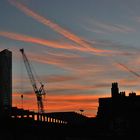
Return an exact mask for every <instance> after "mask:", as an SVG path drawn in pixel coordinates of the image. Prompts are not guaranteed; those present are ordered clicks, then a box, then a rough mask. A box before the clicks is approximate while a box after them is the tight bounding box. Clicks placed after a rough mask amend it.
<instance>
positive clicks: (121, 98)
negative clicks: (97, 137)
mask: <svg viewBox="0 0 140 140" xmlns="http://www.w3.org/2000/svg"><path fill="white" fill-rule="evenodd" d="M111 95H112V96H111V97H108V98H99V107H98V112H97V118H98V119H99V120H100V121H101V124H102V126H103V127H104V128H105V129H106V130H107V131H108V132H110V131H111V132H112V133H116V134H118V135H119V134H120V135H121V134H123V135H124V134H131V133H137V134H138V130H139V129H140V95H136V93H134V92H132V93H129V95H128V96H126V95H125V92H119V88H118V83H112V88H111ZM111 132H110V133H111Z"/></svg>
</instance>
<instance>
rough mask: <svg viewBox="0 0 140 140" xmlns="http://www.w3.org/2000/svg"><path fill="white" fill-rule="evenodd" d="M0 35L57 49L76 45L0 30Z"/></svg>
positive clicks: (70, 47)
mask: <svg viewBox="0 0 140 140" xmlns="http://www.w3.org/2000/svg"><path fill="white" fill-rule="evenodd" d="M0 36H3V37H7V38H10V39H13V40H18V41H24V42H29V43H35V44H40V45H44V46H48V47H53V48H58V49H76V47H74V46H73V45H70V44H66V43H63V44H60V43H58V42H56V41H49V40H46V39H40V38H34V37H31V36H27V35H22V34H17V33H12V32H4V31H0Z"/></svg>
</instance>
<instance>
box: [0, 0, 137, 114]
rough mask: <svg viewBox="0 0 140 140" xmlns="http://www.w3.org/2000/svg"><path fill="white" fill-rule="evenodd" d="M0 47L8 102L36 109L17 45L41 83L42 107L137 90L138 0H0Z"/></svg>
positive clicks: (79, 105) (79, 104) (84, 105)
mask: <svg viewBox="0 0 140 140" xmlns="http://www.w3.org/2000/svg"><path fill="white" fill-rule="evenodd" d="M0 18H1V19H0V51H2V50H3V49H9V50H10V51H12V52H13V106H18V107H22V101H21V94H23V95H24V98H23V108H25V109H30V110H34V111H36V110H37V103H36V97H35V94H34V92H33V89H32V86H31V83H30V81H29V78H28V75H27V72H26V69H25V66H24V63H23V59H22V57H21V53H20V51H19V49H21V48H24V50H25V53H26V55H27V57H28V59H29V60H30V62H31V64H32V66H33V71H35V72H36V74H37V77H38V79H39V81H42V82H43V83H44V84H45V89H46V93H47V95H46V98H45V100H44V107H45V111H46V112H56V111H57V112H58V111H60V112H62V111H76V112H79V113H80V109H83V110H84V112H83V113H84V115H87V116H96V113H97V109H98V98H100V97H110V95H111V94H110V91H111V90H110V88H111V84H112V82H118V83H119V87H120V91H126V95H128V94H129V93H130V92H132V91H133V92H136V93H137V95H138V94H140V55H139V53H140V1H139V0H0Z"/></svg>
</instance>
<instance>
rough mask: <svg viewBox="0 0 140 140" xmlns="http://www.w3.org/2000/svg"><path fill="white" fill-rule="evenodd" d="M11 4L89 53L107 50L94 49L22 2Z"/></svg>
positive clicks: (12, 2) (15, 0)
mask: <svg viewBox="0 0 140 140" xmlns="http://www.w3.org/2000/svg"><path fill="white" fill-rule="evenodd" d="M9 2H10V3H11V4H12V5H14V6H16V7H17V8H18V9H20V10H21V11H22V12H24V13H25V14H26V15H28V16H30V17H32V18H34V19H35V20H37V21H38V22H40V23H42V24H44V25H46V26H48V27H50V28H51V29H53V30H54V31H56V32H57V33H59V34H61V35H63V36H64V37H65V38H67V39H69V40H71V41H73V42H75V43H76V44H78V45H80V46H82V47H84V48H86V49H88V50H89V51H91V52H93V53H100V52H105V50H100V49H97V48H94V47H93V46H90V45H89V44H88V43H87V42H86V40H84V39H83V38H81V37H79V36H77V35H75V34H74V33H72V32H70V31H69V30H67V29H65V28H63V27H62V26H60V25H58V24H57V23H54V22H53V21H51V20H50V19H48V18H45V17H43V16H41V15H39V14H37V13H35V12H34V11H32V10H31V9H29V8H28V7H27V6H25V5H23V4H21V3H20V2H18V1H17V0H9Z"/></svg>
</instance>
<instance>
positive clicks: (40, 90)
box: [20, 49, 46, 113]
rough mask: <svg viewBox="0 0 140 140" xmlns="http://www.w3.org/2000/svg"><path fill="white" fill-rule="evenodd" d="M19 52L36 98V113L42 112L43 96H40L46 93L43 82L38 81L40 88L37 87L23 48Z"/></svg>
mask: <svg viewBox="0 0 140 140" xmlns="http://www.w3.org/2000/svg"><path fill="white" fill-rule="evenodd" d="M20 52H21V54H22V57H23V61H24V64H25V67H26V70H27V73H28V76H29V79H30V82H31V84H32V87H33V90H34V92H35V95H36V98H37V106H38V113H44V106H43V98H42V96H43V95H46V92H45V90H44V84H42V82H40V88H38V87H37V83H36V79H35V76H34V75H33V72H32V69H31V64H30V62H29V60H28V58H27V56H26V54H25V53H24V49H20Z"/></svg>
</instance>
